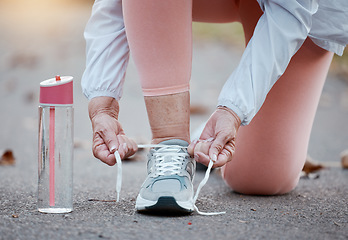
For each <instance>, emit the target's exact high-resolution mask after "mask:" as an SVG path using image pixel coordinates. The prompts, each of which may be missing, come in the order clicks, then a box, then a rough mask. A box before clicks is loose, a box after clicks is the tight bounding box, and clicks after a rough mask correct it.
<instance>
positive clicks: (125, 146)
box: [122, 143, 127, 151]
mask: <svg viewBox="0 0 348 240" xmlns="http://www.w3.org/2000/svg"><path fill="white" fill-rule="evenodd" d="M122 147H123V149H124V150H125V151H127V143H123V144H122Z"/></svg>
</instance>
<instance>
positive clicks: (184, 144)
mask: <svg viewBox="0 0 348 240" xmlns="http://www.w3.org/2000/svg"><path fill="white" fill-rule="evenodd" d="M159 144H162V145H179V146H182V147H187V146H188V145H189V144H188V142H186V141H184V140H181V139H170V140H166V141H163V142H160V143H159Z"/></svg>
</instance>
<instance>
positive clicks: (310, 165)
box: [302, 155, 324, 175]
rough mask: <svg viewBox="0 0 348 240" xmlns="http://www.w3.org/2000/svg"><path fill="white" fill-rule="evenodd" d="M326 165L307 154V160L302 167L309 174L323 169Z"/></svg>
mask: <svg viewBox="0 0 348 240" xmlns="http://www.w3.org/2000/svg"><path fill="white" fill-rule="evenodd" d="M323 168H324V166H323V165H321V164H319V163H316V162H315V161H314V160H313V159H312V158H311V157H310V156H309V155H307V158H306V162H305V164H304V166H303V168H302V171H303V172H304V173H305V174H306V175H308V174H310V173H314V172H317V171H319V170H321V169H323Z"/></svg>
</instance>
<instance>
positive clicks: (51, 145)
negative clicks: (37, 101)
mask: <svg viewBox="0 0 348 240" xmlns="http://www.w3.org/2000/svg"><path fill="white" fill-rule="evenodd" d="M54 129H55V107H51V108H50V127H49V131H50V132H49V158H50V160H49V163H50V166H49V168H50V171H49V192H50V193H49V194H50V206H51V207H52V206H54V205H55V187H54V185H55V183H54V180H55V172H54V171H55V170H54V165H55V160H54V144H55V141H54Z"/></svg>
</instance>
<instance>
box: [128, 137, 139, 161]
mask: <svg viewBox="0 0 348 240" xmlns="http://www.w3.org/2000/svg"><path fill="white" fill-rule="evenodd" d="M127 147H128V154H127V156H126V157H130V156H132V155H134V154H135V153H136V152H137V151H138V145H137V144H136V143H135V142H134V141H133V140H132V139H130V138H127Z"/></svg>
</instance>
